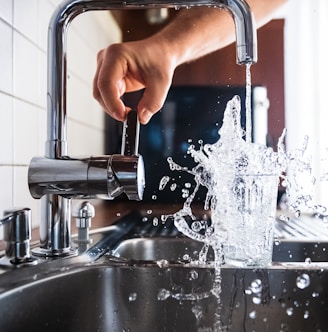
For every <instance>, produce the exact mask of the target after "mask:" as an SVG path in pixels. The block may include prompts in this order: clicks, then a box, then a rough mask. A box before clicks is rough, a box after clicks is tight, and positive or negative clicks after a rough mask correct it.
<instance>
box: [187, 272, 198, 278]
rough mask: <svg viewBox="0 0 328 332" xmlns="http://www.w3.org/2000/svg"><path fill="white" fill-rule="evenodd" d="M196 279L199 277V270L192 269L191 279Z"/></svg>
mask: <svg viewBox="0 0 328 332" xmlns="http://www.w3.org/2000/svg"><path fill="white" fill-rule="evenodd" d="M196 279H198V272H197V271H195V270H192V271H190V273H189V280H196Z"/></svg>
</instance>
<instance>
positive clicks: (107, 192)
mask: <svg viewBox="0 0 328 332" xmlns="http://www.w3.org/2000/svg"><path fill="white" fill-rule="evenodd" d="M202 5H206V6H214V7H219V8H226V9H228V11H229V12H230V13H231V14H232V17H233V19H234V23H235V27H236V54H237V60H236V61H237V63H238V64H245V63H254V62H256V61H257V45H256V30H255V25H254V23H253V17H252V13H251V11H250V8H249V6H248V4H247V3H246V1H244V0H206V1H204V0H198V1H193V0H192V1H188V0H185V1H183V0H182V1H180V0H179V1H177V0H176V1H170V0H168V1H166V0H149V1H147V0H127V1H122V0H68V1H67V0H66V1H64V2H63V3H62V4H61V5H60V6H59V7H58V8H57V9H56V11H55V12H54V14H53V15H52V18H51V21H50V24H49V31H48V96H47V97H48V102H47V111H48V124H47V135H48V137H47V142H46V154H45V157H41V158H33V159H32V162H31V164H30V168H29V186H30V191H31V194H32V196H33V197H35V198H42V215H41V223H40V248H39V249H38V250H37V251H36V252H34V253H35V254H40V255H45V256H65V255H69V254H71V253H72V252H74V251H73V250H72V248H71V235H70V218H71V203H70V198H72V197H79V198H83V199H84V198H87V197H104V196H106V197H107V198H109V199H112V198H114V197H116V196H117V195H119V194H121V193H122V192H125V193H126V194H127V196H128V197H129V198H130V199H137V200H138V199H141V198H142V192H143V187H144V177H143V163H142V157H141V156H139V155H138V154H137V151H134V152H133V153H132V155H128V156H125V155H113V156H100V157H87V158H71V157H68V156H67V139H66V137H67V125H66V124H67V113H66V76H67V68H66V51H67V47H66V36H67V30H68V26H69V24H70V23H71V21H72V20H73V19H74V18H75V17H76V16H77V15H79V14H81V13H83V12H86V11H90V10H113V9H140V8H147V7H149V8H156V7H158V8H160V7H174V8H180V7H189V6H202Z"/></svg>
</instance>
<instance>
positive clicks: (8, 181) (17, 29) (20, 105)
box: [0, 0, 121, 239]
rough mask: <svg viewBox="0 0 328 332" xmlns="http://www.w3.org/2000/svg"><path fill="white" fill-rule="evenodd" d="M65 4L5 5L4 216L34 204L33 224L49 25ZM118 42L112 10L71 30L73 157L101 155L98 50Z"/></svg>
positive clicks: (0, 207) (0, 47)
mask: <svg viewBox="0 0 328 332" xmlns="http://www.w3.org/2000/svg"><path fill="white" fill-rule="evenodd" d="M59 3H60V1H59V0H0V36H1V43H0V126H1V127H0V215H2V213H3V211H4V210H5V209H8V208H12V207H17V206H27V207H30V208H32V215H33V226H34V227H35V226H37V225H38V223H39V214H40V207H39V201H38V200H34V199H32V198H31V196H30V194H29V191H28V185H27V171H28V165H29V162H30V160H31V158H32V157H33V156H41V155H44V146H45V140H46V90H47V87H46V77H47V74H46V71H47V68H46V66H47V65H46V62H47V60H46V50H47V32H48V28H47V27H48V22H49V19H50V16H51V14H52V12H53V11H54V9H55V8H56V6H57V5H58V4H59ZM120 38H121V36H120V32H119V29H118V27H117V26H116V24H115V23H114V20H113V19H112V17H111V16H110V15H109V14H108V13H106V12H97V13H96V12H89V13H86V14H82V15H81V16H79V17H77V18H76V19H75V20H74V21H73V23H72V25H71V27H70V31H69V38H68V51H69V53H68V66H69V69H68V71H69V79H68V101H67V104H68V108H67V109H68V118H69V123H68V128H69V129H68V144H69V153H70V154H72V155H89V154H101V153H103V145H104V142H103V140H104V139H103V137H104V121H103V111H102V110H101V108H100V107H99V106H98V104H97V103H96V102H95V101H94V100H93V98H92V79H93V75H94V72H95V66H96V54H97V52H98V50H99V49H101V48H103V47H105V46H107V45H108V44H110V43H112V42H117V41H120ZM1 237H2V229H1V228H0V239H1Z"/></svg>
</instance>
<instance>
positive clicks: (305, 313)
mask: <svg viewBox="0 0 328 332" xmlns="http://www.w3.org/2000/svg"><path fill="white" fill-rule="evenodd" d="M309 317H310V313H309V312H308V311H307V310H305V311H304V319H308V318H309Z"/></svg>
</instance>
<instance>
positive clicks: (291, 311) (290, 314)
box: [286, 308, 294, 316]
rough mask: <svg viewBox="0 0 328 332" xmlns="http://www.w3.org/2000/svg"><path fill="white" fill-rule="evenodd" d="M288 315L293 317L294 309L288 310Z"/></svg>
mask: <svg viewBox="0 0 328 332" xmlns="http://www.w3.org/2000/svg"><path fill="white" fill-rule="evenodd" d="M286 313H287V315H288V316H292V315H293V313H294V308H287V310H286Z"/></svg>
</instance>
